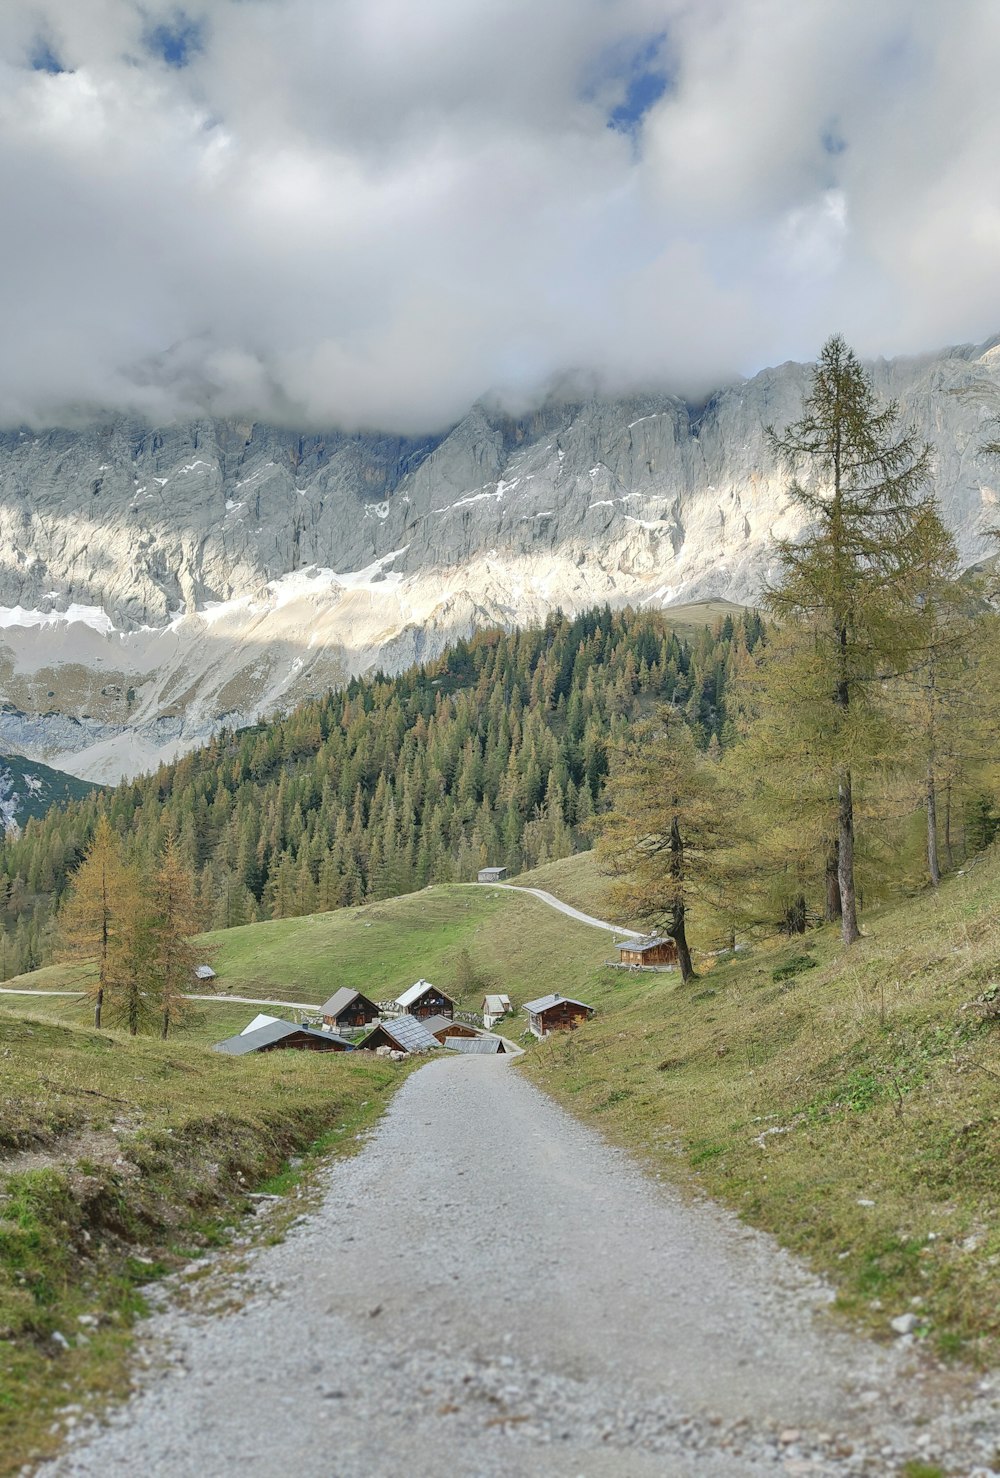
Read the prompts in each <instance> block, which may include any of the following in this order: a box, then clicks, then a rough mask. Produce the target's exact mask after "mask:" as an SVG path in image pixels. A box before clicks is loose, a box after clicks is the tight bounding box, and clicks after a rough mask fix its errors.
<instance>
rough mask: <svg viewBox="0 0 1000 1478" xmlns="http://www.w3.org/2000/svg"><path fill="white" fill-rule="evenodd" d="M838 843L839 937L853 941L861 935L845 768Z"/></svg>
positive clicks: (848, 781) (848, 774)
mask: <svg viewBox="0 0 1000 1478" xmlns="http://www.w3.org/2000/svg"><path fill="white" fill-rule="evenodd" d="M837 793H838V806H837V823H838V825H837V843H838V848H837V850H838V857H837V862H838V868H837V874H838V880H839V882H840V903H841V908H842V909H843V913H842V914H841V919H840V937H841V938H842V940H843V941H844V944H845V945H846V944H855V943H856V942H857V941H858V940H859V939H860V938H861V930H860V929H859V928H858V905H857V898H856V897H855V892H854V797H853V795H852V793H851V772H850V770H845V771H844V773H843V774H842V775H841V777H840V784H839V785H838V787H837Z"/></svg>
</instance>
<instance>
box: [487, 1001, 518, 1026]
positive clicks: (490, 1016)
mask: <svg viewBox="0 0 1000 1478" xmlns="http://www.w3.org/2000/svg"><path fill="white" fill-rule="evenodd" d="M513 1009H514V1008H513V1006H512V1005H511V1004H510V996H504V995H489V996H484V997H483V1026H485V1028H486V1030H487V1031H489V1029H490V1027H491V1026H496V1024H497V1022H498V1021H499V1020H500V1018H501V1017H502V1016H509V1015H510V1014H511V1012H512V1011H513Z"/></svg>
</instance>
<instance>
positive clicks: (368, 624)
mask: <svg viewBox="0 0 1000 1478" xmlns="http://www.w3.org/2000/svg"><path fill="white" fill-rule="evenodd" d="M872 369H873V374H874V378H875V382H876V385H877V387H878V389H879V390H880V391H881V392H882V393H884V394H885V395H887V396H893V397H896V398H898V399H899V401H900V404H901V407H902V410H903V412H904V415H905V416H906V417H907V419H909V420H912V421H913V422H914V423H915V424H916V426H917V428H918V431H919V433H920V434H921V435H922V436H924V437H926V438H927V439H928V440H930V441H932V442H933V443H934V444H935V446H936V448H937V460H936V486H937V492H938V496H939V498H940V500H941V503H942V506H943V509H944V514H945V517H946V519H947V521H948V523H949V524H950V526H951V527H952V529H953V530H954V532H955V534H956V536H957V538H958V542H959V546H960V549H961V551H962V554H963V557H964V558H965V559H966V560H967V561H969V562H971V561H973V560H975V559H976V558H978V557H980V555H981V554H982V552H983V542H982V537H981V531H982V527H983V523H984V521H986V522H989V521H992V520H991V519H990V518H989V516H988V515H989V514H990V511H991V509H992V508H993V505H994V504H995V503H996V499H997V491H996V485H997V484H998V482H1000V469H998V468H997V467H996V466H995V465H994V464H992V463H990V462H989V461H988V460H984V459H983V458H982V457H981V456H980V455H979V447H980V445H981V443H982V441H983V440H984V438H985V435H986V428H987V425H988V423H989V422H990V421H992V420H994V419H995V418H996V417H997V415H998V414H1000V348H997V347H995V346H994V345H993V344H992V343H991V344H989V345H986V346H979V347H968V346H967V347H962V348H958V349H952V350H949V351H945V352H944V353H942V354H939V355H933V356H925V357H923V358H920V359H915V360H914V359H909V360H897V361H892V362H880V363H878V364H876V365H874V366H873V367H872ZM808 378H809V367H808V366H802V365H796V364H786V365H783V366H781V367H780V368H777V369H769V370H766V371H764V372H763V373H761V374H759V375H757V376H756V377H755V378H754V379H752V380H749V381H746V382H744V383H741V384H739V385H735V386H732V387H729V388H727V389H725V390H722V391H720V392H719V393H718V394H716V395H714V396H712V397H711V399H709V400H708V401H707V403H705V404H703V405H700V406H692V405H689V404H685V403H684V402H683V401H681V400H679V399H677V398H675V397H672V396H668V395H651V394H650V395H642V396H635V397H632V398H629V399H626V400H615V401H607V400H599V399H590V400H587V401H583V402H579V401H578V402H576V403H566V402H564V401H552V402H550V403H547V404H545V405H543V406H542V407H541V408H540V409H538V410H537V411H535V412H534V413H532V414H531V415H528V416H524V417H520V418H512V417H510V416H507V415H505V414H503V413H501V412H500V411H491V410H490V409H489V408H488V407H487V406H485V405H483V404H479V405H476V406H474V407H473V409H472V410H471V411H470V412H469V414H468V415H467V416H466V417H465V418H464V419H463V420H462V421H461V422H460V423H459V424H458V425H457V426H455V427H454V428H453V429H452V430H451V431H450V432H449V433H447V434H446V435H438V436H433V437H429V438H426V439H422V440H407V439H403V438H400V437H394V436H383V435H347V434H344V433H340V432H336V431H332V432H329V433H327V434H316V433H312V434H309V435H298V434H296V433H295V432H292V431H288V430H283V429H279V428H275V427H271V426H265V425H261V424H252V423H246V424H238V423H235V422H223V421H215V420H205V421H197V422H191V423H188V424H184V425H175V426H169V427H160V428H151V427H149V426H147V425H144V424H142V423H138V422H135V421H132V420H128V419H119V420H110V421H108V422H106V423H103V424H100V425H93V426H89V427H87V428H85V429H82V430H80V429H78V430H69V429H52V430H47V431H29V430H26V429H20V430H13V431H6V432H0V628H2V630H0V699H2V700H3V708H2V712H0V746H3V747H5V748H8V749H11V750H15V751H18V752H22V753H26V754H29V755H32V756H34V757H38V758H46V759H51V760H53V762H54V763H56V764H58V765H59V766H61V767H62V768H65V769H69V770H71V771H73V772H74V773H77V774H81V775H86V776H88V777H90V778H94V779H117V778H118V777H119V776H120V775H121V774H122V773H123V772H124V773H131V772H134V771H135V770H137V769H142V768H145V767H147V766H148V765H150V764H152V763H155V761H156V760H157V759H158V758H159V757H160V756H161V755H167V754H172V753H175V752H177V751H178V750H179V749H181V748H184V747H186V746H187V745H190V744H193V743H196V742H198V740H200V739H201V738H203V737H204V736H205V735H206V734H207V733H208V732H210V731H211V729H212V728H213V727H214V726H215V725H216V724H217V723H218V722H219V721H220V720H223V719H225V720H226V721H228V722H230V723H241V722H248V721H250V720H252V719H253V718H255V717H256V716H257V715H259V714H261V713H264V712H267V711H273V710H274V709H275V708H277V707H281V706H285V705H288V704H291V703H293V702H295V701H297V700H298V699H299V698H301V697H304V696H306V695H308V694H311V693H314V692H317V691H320V690H322V689H323V688H325V687H326V686H328V685H329V684H331V683H335V682H337V681H340V680H342V679H343V678H344V677H345V676H347V675H349V674H350V673H353V672H359V671H363V670H366V669H369V668H371V667H373V666H384V667H387V668H398V667H399V666H401V665H403V664H405V663H407V662H409V661H412V660H413V659H415V658H419V657H425V656H429V655H431V654H433V653H434V652H436V651H437V650H439V649H440V648H441V646H443V645H444V643H445V642H446V641H448V640H450V639H452V638H453V637H455V636H456V635H459V634H462V633H467V632H468V631H470V630H471V629H473V628H474V627H475V626H476V625H478V624H482V623H485V622H496V621H499V622H504V623H507V624H512V623H515V622H522V621H528V620H534V619H537V618H538V617H540V616H544V614H545V613H546V612H547V611H549V610H550V609H552V608H553V607H555V606H562V607H563V608H564V609H566V610H576V609H580V608H582V607H584V606H587V605H590V604H592V603H594V602H595V601H603V600H609V601H611V602H613V603H618V604H621V603H624V602H626V601H633V602H637V601H656V602H657V603H662V604H664V605H667V604H672V603H677V602H687V601H692V600H697V599H704V598H707V597H712V598H722V599H729V600H734V601H748V600H752V599H753V598H754V597H755V595H756V594H757V593H758V591H759V590H760V587H761V584H762V581H763V580H764V578H765V577H766V575H767V572H768V568H769V563H770V560H771V548H772V541H773V538H774V536H775V535H789V534H794V533H795V532H796V530H797V524H796V518H797V514H796V513H794V511H793V510H791V509H789V507H788V505H787V499H786V496H785V491H784V490H785V486H786V483H787V477H786V475H785V474H784V473H783V472H781V471H780V470H779V469H777V468H776V467H775V465H774V463H773V460H772V458H771V456H770V454H769V453H768V450H767V447H766V444H765V438H764V433H763V427H764V425H765V424H767V423H768V422H772V423H774V424H775V425H776V426H778V427H779V428H780V427H782V426H784V425H785V424H786V423H787V422H788V421H790V420H792V419H794V417H795V416H796V415H798V413H799V411H800V408H801V402H802V395H803V391H804V389H805V388H806V386H807V384H808ZM984 515H987V516H986V518H985V520H984Z"/></svg>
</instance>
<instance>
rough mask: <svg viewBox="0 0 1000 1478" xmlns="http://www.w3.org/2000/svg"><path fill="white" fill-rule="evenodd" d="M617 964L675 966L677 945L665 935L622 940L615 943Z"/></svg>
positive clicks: (647, 966)
mask: <svg viewBox="0 0 1000 1478" xmlns="http://www.w3.org/2000/svg"><path fill="white" fill-rule="evenodd" d="M615 949H616V950H617V951H618V957H619V963H620V964H622V965H640V966H645V967H646V968H649V967H650V966H652V965H659V966H661V967H662V966H664V965H667V966H669V965H676V964H677V945H676V944H675V942H674V941H673V940H672V939H668V938H667V937H666V936H665V935H659V934H651V935H650V936H649V938H648V939H622V940H619V941H617V942H616V944H615Z"/></svg>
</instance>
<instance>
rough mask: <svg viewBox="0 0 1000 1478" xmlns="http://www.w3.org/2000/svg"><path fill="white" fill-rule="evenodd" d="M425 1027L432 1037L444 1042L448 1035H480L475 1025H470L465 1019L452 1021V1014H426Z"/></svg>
mask: <svg viewBox="0 0 1000 1478" xmlns="http://www.w3.org/2000/svg"><path fill="white" fill-rule="evenodd" d="M423 1027H424V1030H425V1031H429V1032H430V1034H431V1036H432V1037H436V1038H437V1040H438V1041H439V1042H443V1041H444V1040H445V1039H446V1038H447V1037H478V1036H479V1033H478V1032H477V1030H476V1028H475V1027H474V1026H469V1025H468V1023H467V1022H464V1021H452V1019H451V1017H450V1016H426V1017H424V1021H423Z"/></svg>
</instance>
